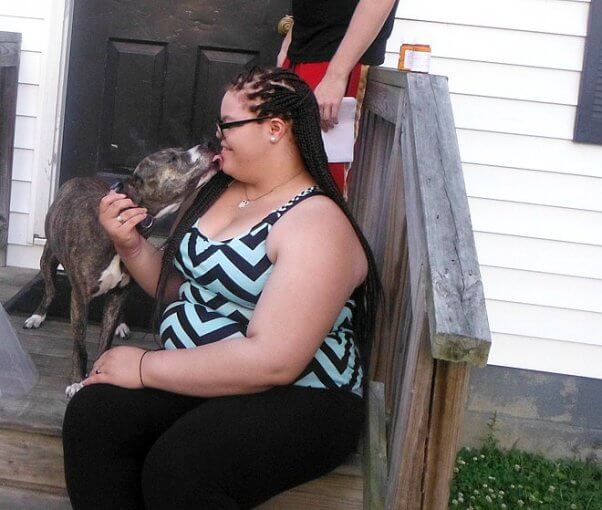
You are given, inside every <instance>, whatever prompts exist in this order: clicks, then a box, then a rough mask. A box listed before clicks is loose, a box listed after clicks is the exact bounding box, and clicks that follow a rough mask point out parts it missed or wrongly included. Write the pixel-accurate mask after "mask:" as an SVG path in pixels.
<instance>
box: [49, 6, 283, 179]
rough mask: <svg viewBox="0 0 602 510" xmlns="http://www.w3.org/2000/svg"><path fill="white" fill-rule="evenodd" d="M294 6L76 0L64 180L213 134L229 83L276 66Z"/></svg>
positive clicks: (105, 173)
mask: <svg viewBox="0 0 602 510" xmlns="http://www.w3.org/2000/svg"><path fill="white" fill-rule="evenodd" d="M288 12H290V0H253V1H248V0H247V1H244V0H171V1H167V0H110V1H108V0H75V4H74V13H73V27H72V38H71V49H70V55H69V74H68V83H67V98H66V109H65V127H64V134H63V147H62V153H61V175H60V183H61V184H62V183H63V182H64V181H66V180H67V179H70V178H72V177H75V176H92V175H98V176H99V177H103V178H106V179H108V180H113V179H114V178H115V177H120V176H123V175H127V174H129V173H130V172H131V171H132V169H133V168H134V167H135V166H136V164H137V163H138V162H139V161H140V160H141V159H142V158H143V157H144V156H146V155H148V154H150V153H151V152H154V151H155V150H158V149H160V148H164V147H174V146H179V147H190V146H192V145H194V144H196V143H198V141H200V140H201V139H202V138H203V137H204V136H213V135H214V132H215V119H216V117H217V115H218V113H219V103H220V100H221V97H222V95H223V89H224V85H225V84H226V83H227V82H228V81H229V80H230V79H231V78H233V77H234V75H235V74H236V73H238V72H239V71H241V70H243V69H244V68H246V67H250V66H252V65H255V64H261V65H273V64H274V62H275V60H276V55H277V53H278V49H279V46H280V43H281V41H282V37H281V36H280V35H279V34H278V31H277V24H278V21H279V20H280V18H282V16H284V15H285V14H287V13H288Z"/></svg>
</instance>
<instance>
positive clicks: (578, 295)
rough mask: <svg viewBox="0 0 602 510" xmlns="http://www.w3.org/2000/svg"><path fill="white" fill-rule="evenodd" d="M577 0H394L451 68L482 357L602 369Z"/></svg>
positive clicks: (412, 30)
mask: <svg viewBox="0 0 602 510" xmlns="http://www.w3.org/2000/svg"><path fill="white" fill-rule="evenodd" d="M588 11H589V2H588V1H579V0H488V1H487V2H484V1H483V0H455V1H453V2H450V1H449V0H400V4H399V7H398V11H397V14H396V18H397V19H396V22H395V28H394V31H393V34H392V36H391V38H390V39H389V42H388V45H387V50H388V53H387V60H386V62H385V65H386V66H389V67H396V66H397V58H398V51H399V46H400V45H401V44H402V43H404V42H416V43H419V42H420V43H427V44H431V46H432V61H431V73H433V74H440V75H445V76H448V77H449V89H450V93H451V101H452V107H453V111H454V117H455V121H456V128H457V136H458V142H459V146H460V154H461V158H462V163H463V170H464V179H465V182H466V190H467V194H468V197H469V198H468V200H469V204H470V210H471V217H472V222H473V228H474V233H475V241H476V245H477V252H478V256H479V261H480V263H481V272H482V276H483V283H484V287H485V297H486V300H487V311H488V314H489V322H490V326H491V330H492V336H493V348H492V351H491V356H490V363H491V364H494V365H503V366H509V367H517V368H527V369H533V370H542V371H549V372H557V373H564V374H572V375H581V376H586V377H595V378H602V198H601V197H602V145H585V144H577V143H574V142H573V141H572V133H573V128H574V122H575V114H576V106H577V101H578V95H579V80H580V78H581V69H582V65H583V52H584V43H585V35H586V31H587V16H588Z"/></svg>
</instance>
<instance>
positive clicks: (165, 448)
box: [63, 384, 364, 510]
mask: <svg viewBox="0 0 602 510" xmlns="http://www.w3.org/2000/svg"><path fill="white" fill-rule="evenodd" d="M363 409H364V406H363V402H362V399H360V398H359V397H357V396H356V395H354V394H352V393H350V392H348V391H344V390H324V389H312V388H304V387H299V386H281V387H276V388H272V389H270V390H268V391H265V392H262V393H255V394H252V395H237V396H227V397H217V398H208V399H204V398H197V397H186V396H182V395H176V394H173V393H167V392H164V391H158V390H151V389H144V390H127V389H124V388H119V387H116V386H111V385H108V384H96V385H91V386H87V387H84V388H83V389H82V390H81V391H79V392H78V393H77V394H76V395H75V396H74V397H73V399H72V400H71V401H70V402H69V405H68V406H67V411H66V413H65V420H64V423H63V448H64V454H65V477H66V481H67V491H68V493H69V497H70V499H71V503H72V505H73V508H74V509H75V510H80V509H83V510H93V509H101V510H109V509H119V510H128V509H141V508H146V509H149V510H152V509H161V510H167V509H178V510H185V509H188V508H191V509H192V508H194V509H239V508H252V507H254V506H256V505H258V504H260V503H262V502H263V501H266V500H268V499H269V498H271V497H272V496H274V495H276V494H278V493H280V492H282V491H284V490H287V489H289V488H291V487H294V486H296V485H299V484H301V483H303V482H306V481H309V480H311V479H313V478H317V477H319V476H321V475H323V474H325V473H327V472H329V471H331V470H332V469H334V468H335V467H336V466H338V465H339V464H341V463H342V462H343V461H344V460H345V458H346V457H347V456H348V455H349V454H350V453H351V452H352V451H354V449H355V448H356V446H357V441H358V438H359V435H360V431H361V428H362V421H363Z"/></svg>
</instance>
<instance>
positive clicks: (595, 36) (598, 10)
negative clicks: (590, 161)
mask: <svg viewBox="0 0 602 510" xmlns="http://www.w3.org/2000/svg"><path fill="white" fill-rule="evenodd" d="M573 140H574V141H575V142H584V143H597V144H602V0H591V4H590V11H589V23H588V29H587V39H586V40H585V56H584V59H583V72H582V74H581V88H580V90H579V104H578V105H577V118H576V120H575V135H574V138H573Z"/></svg>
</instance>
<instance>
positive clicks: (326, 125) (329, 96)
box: [314, 74, 347, 131]
mask: <svg viewBox="0 0 602 510" xmlns="http://www.w3.org/2000/svg"><path fill="white" fill-rule="evenodd" d="M346 87H347V79H346V78H338V77H330V76H329V75H328V74H326V76H324V78H322V81H321V82H320V83H319V84H318V86H317V87H316V90H315V91H314V94H315V96H316V99H317V100H318V106H319V107H320V120H321V125H322V129H323V130H324V131H328V130H329V129H330V128H333V127H334V126H335V124H338V122H339V118H338V115H339V108H340V106H341V101H343V97H344V96H345V88H346Z"/></svg>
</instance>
